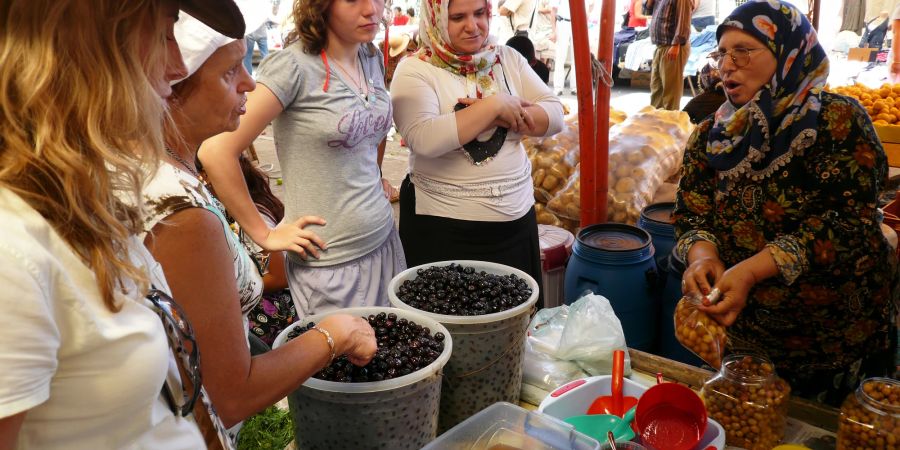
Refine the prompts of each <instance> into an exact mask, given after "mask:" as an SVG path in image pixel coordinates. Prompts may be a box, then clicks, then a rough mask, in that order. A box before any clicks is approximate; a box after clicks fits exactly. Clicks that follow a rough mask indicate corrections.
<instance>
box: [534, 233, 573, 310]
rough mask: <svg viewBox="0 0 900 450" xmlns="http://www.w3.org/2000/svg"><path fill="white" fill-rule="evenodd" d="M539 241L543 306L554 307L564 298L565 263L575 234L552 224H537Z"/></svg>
mask: <svg viewBox="0 0 900 450" xmlns="http://www.w3.org/2000/svg"><path fill="white" fill-rule="evenodd" d="M538 240H540V242H541V275H542V277H543V283H542V285H543V288H544V308H555V307H557V306H559V305H561V304H562V303H563V301H564V300H565V298H566V296H565V281H566V263H568V262H569V255H571V254H572V244H574V243H575V235H573V234H572V233H569V231H568V230H565V229H563V228H560V227H554V226H553V225H543V224H539V225H538Z"/></svg>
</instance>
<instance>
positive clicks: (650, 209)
mask: <svg viewBox="0 0 900 450" xmlns="http://www.w3.org/2000/svg"><path fill="white" fill-rule="evenodd" d="M674 210H675V203H674V202H663V203H654V204H652V205H648V206H647V207H646V208H644V209H643V210H642V211H641V217H643V218H644V220H648V221H651V222H659V223H664V224H673V223H675V219H673V218H672V211H674Z"/></svg>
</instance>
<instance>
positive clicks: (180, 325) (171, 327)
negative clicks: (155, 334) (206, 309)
mask: <svg viewBox="0 0 900 450" xmlns="http://www.w3.org/2000/svg"><path fill="white" fill-rule="evenodd" d="M147 300H148V301H149V302H150V304H151V305H152V309H153V311H154V312H156V314H157V315H159V318H160V319H161V320H162V323H163V328H164V329H165V330H166V337H167V338H168V340H169V346H170V347H171V348H172V350H173V351H174V352H175V355H176V356H177V357H178V359H179V360H180V362H181V364H178V365H179V367H181V369H182V370H183V372H184V374H186V375H187V377H188V378H189V379H190V381H191V386H190V392H189V391H188V387H187V386H186V385H185V383H181V386H180V390H181V395H177V394H176V392H177V390H179V387H178V386H170V382H169V380H168V379H167V380H166V382H165V383H163V387H162V392H163V396H164V397H165V398H166V402H167V403H168V404H169V408H171V409H172V412H173V413H174V414H175V415H176V416H178V415H180V416H182V417H185V416H187V415H189V414H191V412H192V411H193V410H194V405H195V404H196V403H197V398H199V397H200V387H201V383H202V377H201V375H200V351H199V350H198V349H197V340H196V339H195V338H194V329H193V328H192V327H191V322H190V321H188V319H187V315H186V314H185V312H184V310H183V309H181V306H179V305H178V303H176V302H175V300H174V299H172V297H170V296H169V294H166V293H165V292H163V291H160V290H159V289H156V288H153V289H151V290H150V292H149V293H147ZM172 384H174V383H172Z"/></svg>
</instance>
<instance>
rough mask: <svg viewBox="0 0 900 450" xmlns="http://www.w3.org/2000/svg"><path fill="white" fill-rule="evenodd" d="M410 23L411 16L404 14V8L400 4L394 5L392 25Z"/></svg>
mask: <svg viewBox="0 0 900 450" xmlns="http://www.w3.org/2000/svg"><path fill="white" fill-rule="evenodd" d="M408 23H409V16H407V15H405V14H403V8H401V7H399V6H395V7H394V20H393V21H392V22H391V25H395V26H399V25H406V24H408Z"/></svg>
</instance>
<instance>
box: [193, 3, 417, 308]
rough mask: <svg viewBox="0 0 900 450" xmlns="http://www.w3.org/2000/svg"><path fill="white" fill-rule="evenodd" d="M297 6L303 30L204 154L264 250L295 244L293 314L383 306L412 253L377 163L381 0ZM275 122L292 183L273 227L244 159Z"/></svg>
mask: <svg viewBox="0 0 900 450" xmlns="http://www.w3.org/2000/svg"><path fill="white" fill-rule="evenodd" d="M294 5H295V6H294V11H293V16H294V22H295V23H296V25H297V29H296V30H295V31H294V32H292V33H291V34H290V35H289V36H288V39H287V45H286V46H285V49H284V50H283V51H281V52H278V53H275V54H272V55H270V56H269V57H268V58H267V59H266V60H265V61H263V62H262V64H260V67H259V72H258V75H257V79H256V81H257V83H258V86H257V88H256V90H255V91H253V92H251V93H249V94H248V96H247V105H246V107H247V114H246V115H245V116H244V118H243V120H242V121H241V124H240V126H239V127H238V129H237V130H236V131H235V132H233V133H224V134H221V135H219V136H217V137H215V138H212V139H210V140H208V141H207V142H205V143H204V144H203V147H202V148H201V149H200V154H199V155H200V159H201V160H202V162H203V166H204V168H205V169H206V172H207V175H208V176H209V180H210V181H211V182H212V185H213V187H214V188H215V191H216V194H217V195H218V196H219V198H220V199H221V200H222V202H223V203H224V204H225V207H226V208H227V209H228V212H229V213H231V214H232V215H233V216H234V218H235V219H237V221H238V222H239V223H240V225H241V228H242V229H243V231H244V232H245V233H247V235H249V236H250V238H251V239H253V240H254V241H255V242H257V243H258V244H260V246H262V247H263V248H264V249H266V250H291V252H290V253H289V254H288V261H287V273H288V281H289V283H290V288H291V295H292V296H293V298H294V302H295V304H296V305H297V313H298V315H300V316H305V315H309V314H317V313H323V312H327V311H332V310H336V309H340V308H344V307H348V306H362V305H365V306H374V305H386V304H387V303H388V301H387V297H388V295H387V285H388V282H389V281H390V280H391V278H393V276H394V275H396V274H397V273H398V272H400V271H402V270H403V269H405V268H406V260H405V258H404V256H403V249H402V245H401V244H400V238H399V236H398V235H397V231H396V229H395V227H394V219H393V211H392V209H391V205H390V203H389V201H388V196H387V194H386V192H389V191H390V184H388V183H387V182H386V181H385V180H383V179H382V178H381V175H380V169H379V166H380V164H381V159H382V156H383V147H382V151H379V144H380V143H382V142H383V140H384V138H385V136H386V135H387V132H388V129H390V127H391V101H390V98H389V96H388V92H387V90H386V89H385V86H384V67H383V65H382V64H383V58H382V56H381V53H380V52H379V51H378V49H376V48H374V46H372V45H371V44H370V42H371V41H372V39H373V38H374V37H375V34H376V33H377V31H378V28H379V26H380V24H381V20H382V13H383V11H384V2H383V1H382V0H309V1H303V2H296V3H295V4H294ZM273 121H274V132H275V143H276V150H277V152H278V160H279V162H280V163H281V167H282V169H283V173H284V187H285V202H284V203H285V221H284V223H282V224H281V225H279V226H278V227H275V228H274V229H273V228H270V227H269V226H267V225H266V223H265V221H264V220H263V218H262V217H261V216H260V214H259V212H258V211H257V209H256V206H255V205H254V204H253V201H252V199H251V198H250V195H249V194H248V192H247V186H246V183H245V182H244V181H243V177H242V176H241V169H240V164H239V163H238V156H239V155H240V153H241V152H242V151H243V150H244V149H245V148H247V146H248V145H249V144H250V143H252V142H253V140H254V139H255V138H256V137H257V136H258V135H259V134H260V133H261V132H262V131H263V130H264V129H265V127H266V126H267V125H268V124H269V123H270V122H273Z"/></svg>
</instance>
